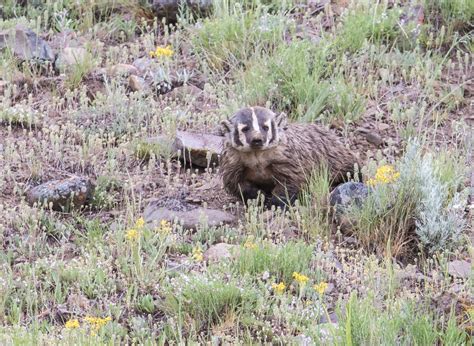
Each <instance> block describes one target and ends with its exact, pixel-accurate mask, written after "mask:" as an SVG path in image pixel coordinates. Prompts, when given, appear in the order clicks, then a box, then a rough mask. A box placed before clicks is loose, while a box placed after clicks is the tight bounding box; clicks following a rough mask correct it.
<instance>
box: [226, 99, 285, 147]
mask: <svg viewBox="0 0 474 346" xmlns="http://www.w3.org/2000/svg"><path fill="white" fill-rule="evenodd" d="M221 124H222V128H223V131H224V133H225V134H226V136H227V140H228V143H230V145H231V146H232V147H233V148H235V149H237V150H239V151H246V152H248V151H256V150H267V149H270V148H273V147H276V146H277V145H278V144H279V143H280V140H281V138H282V137H283V134H284V131H285V129H286V115H285V113H280V114H278V115H277V114H275V113H273V112H272V111H271V110H269V109H267V108H263V107H249V108H243V109H241V110H239V111H238V112H237V113H235V114H234V115H233V116H232V117H231V118H230V119H229V120H224V121H223V122H222V123H221Z"/></svg>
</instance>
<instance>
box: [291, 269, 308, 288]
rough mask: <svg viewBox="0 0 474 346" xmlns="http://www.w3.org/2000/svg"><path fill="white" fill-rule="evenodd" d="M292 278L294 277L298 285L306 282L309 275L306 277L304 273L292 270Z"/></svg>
mask: <svg viewBox="0 0 474 346" xmlns="http://www.w3.org/2000/svg"><path fill="white" fill-rule="evenodd" d="M293 279H295V280H296V281H297V282H298V283H299V284H300V285H302V286H304V285H306V283H307V282H308V280H309V277H307V276H306V275H303V274H300V273H297V272H294V273H293Z"/></svg>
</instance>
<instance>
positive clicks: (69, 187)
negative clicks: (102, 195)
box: [26, 176, 94, 211]
mask: <svg viewBox="0 0 474 346" xmlns="http://www.w3.org/2000/svg"><path fill="white" fill-rule="evenodd" d="M93 192H94V185H93V184H92V182H91V180H90V179H89V178H86V177H78V176H75V177H71V178H67V179H61V180H52V181H49V182H46V183H44V184H41V185H38V186H35V187H33V188H32V189H30V190H28V191H27V193H26V200H27V201H28V203H29V204H31V205H34V204H37V205H44V204H46V205H47V206H49V205H51V206H52V208H53V210H58V211H67V210H70V209H71V208H80V207H82V206H83V205H84V204H85V203H87V202H88V201H90V199H91V198H92V194H93Z"/></svg>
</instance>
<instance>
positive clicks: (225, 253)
mask: <svg viewBox="0 0 474 346" xmlns="http://www.w3.org/2000/svg"><path fill="white" fill-rule="evenodd" d="M234 247H235V245H231V244H226V243H219V244H215V245H212V246H211V247H210V248H209V249H207V250H206V252H204V259H205V260H206V261H219V260H222V259H225V258H232V249H233V248H234Z"/></svg>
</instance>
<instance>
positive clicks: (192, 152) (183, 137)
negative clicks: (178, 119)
mask: <svg viewBox="0 0 474 346" xmlns="http://www.w3.org/2000/svg"><path fill="white" fill-rule="evenodd" d="M223 147H224V137H221V136H215V135H211V134H201V133H192V132H186V131H178V132H177V133H176V139H175V141H174V145H173V149H174V151H175V152H177V151H180V152H181V158H182V159H183V160H184V162H185V163H189V164H192V165H196V166H199V167H207V166H208V165H211V166H212V165H217V164H218V157H219V155H220V154H221V152H222V149H223Z"/></svg>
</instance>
